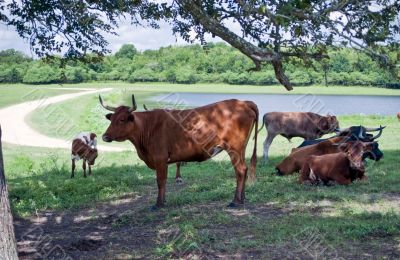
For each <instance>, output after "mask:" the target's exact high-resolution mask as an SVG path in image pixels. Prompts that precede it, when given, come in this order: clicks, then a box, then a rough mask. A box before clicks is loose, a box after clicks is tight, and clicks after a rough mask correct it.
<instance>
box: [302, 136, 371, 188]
mask: <svg viewBox="0 0 400 260" xmlns="http://www.w3.org/2000/svg"><path fill="white" fill-rule="evenodd" d="M339 149H340V150H342V151H346V152H339V153H334V154H325V155H321V156H315V155H312V156H309V157H307V160H306V162H305V163H304V164H303V167H302V168H301V171H300V179H299V182H300V183H308V182H310V183H311V184H318V183H319V182H322V183H323V184H325V185H328V184H329V183H330V182H334V183H338V184H342V185H348V184H350V183H352V182H353V181H354V180H355V179H366V178H367V177H366V176H365V175H364V173H365V165H364V160H363V155H364V153H366V152H368V151H371V150H372V149H373V143H364V142H360V141H357V142H349V143H343V144H340V145H339Z"/></svg>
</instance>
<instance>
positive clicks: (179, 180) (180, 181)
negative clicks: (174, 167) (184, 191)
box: [175, 177, 183, 184]
mask: <svg viewBox="0 0 400 260" xmlns="http://www.w3.org/2000/svg"><path fill="white" fill-rule="evenodd" d="M175 182H176V184H182V183H183V180H182V178H181V177H178V178H176V179H175Z"/></svg>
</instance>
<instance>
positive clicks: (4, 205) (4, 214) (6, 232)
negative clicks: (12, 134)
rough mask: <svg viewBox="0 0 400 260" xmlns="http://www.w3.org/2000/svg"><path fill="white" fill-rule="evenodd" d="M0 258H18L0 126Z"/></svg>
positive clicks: (7, 259) (9, 259) (10, 259)
mask: <svg viewBox="0 0 400 260" xmlns="http://www.w3.org/2000/svg"><path fill="white" fill-rule="evenodd" d="M0 259H6V260H14V259H18V254H17V244H16V242H15V234H14V226H13V217H12V214H11V209H10V202H9V200H8V189H7V184H6V176H5V174H4V162H3V148H2V145H1V126H0Z"/></svg>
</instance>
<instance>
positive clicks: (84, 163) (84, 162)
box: [82, 159, 86, 178]
mask: <svg viewBox="0 0 400 260" xmlns="http://www.w3.org/2000/svg"><path fill="white" fill-rule="evenodd" d="M82 169H83V177H85V178H86V160H85V159H83V163H82Z"/></svg>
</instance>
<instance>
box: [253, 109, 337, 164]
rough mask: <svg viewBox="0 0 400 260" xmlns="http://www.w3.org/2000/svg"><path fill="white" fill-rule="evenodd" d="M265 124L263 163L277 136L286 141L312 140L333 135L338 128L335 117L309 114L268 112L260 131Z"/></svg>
mask: <svg viewBox="0 0 400 260" xmlns="http://www.w3.org/2000/svg"><path fill="white" fill-rule="evenodd" d="M264 124H265V127H266V128H267V132H268V135H267V138H266V139H265V141H264V161H267V160H268V151H269V147H270V146H271V143H272V141H273V140H274V138H275V137H276V136H277V135H282V136H283V137H286V138H287V139H289V140H290V139H291V138H293V137H302V138H304V139H305V140H314V139H317V138H320V137H321V136H323V135H324V134H329V133H333V132H334V131H335V130H336V129H338V128H339V122H338V120H337V118H336V116H330V115H328V116H321V115H318V114H315V113H311V112H270V113H266V114H265V115H264V117H263V124H262V126H261V128H260V129H259V130H258V131H261V129H262V128H263V126H264Z"/></svg>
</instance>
